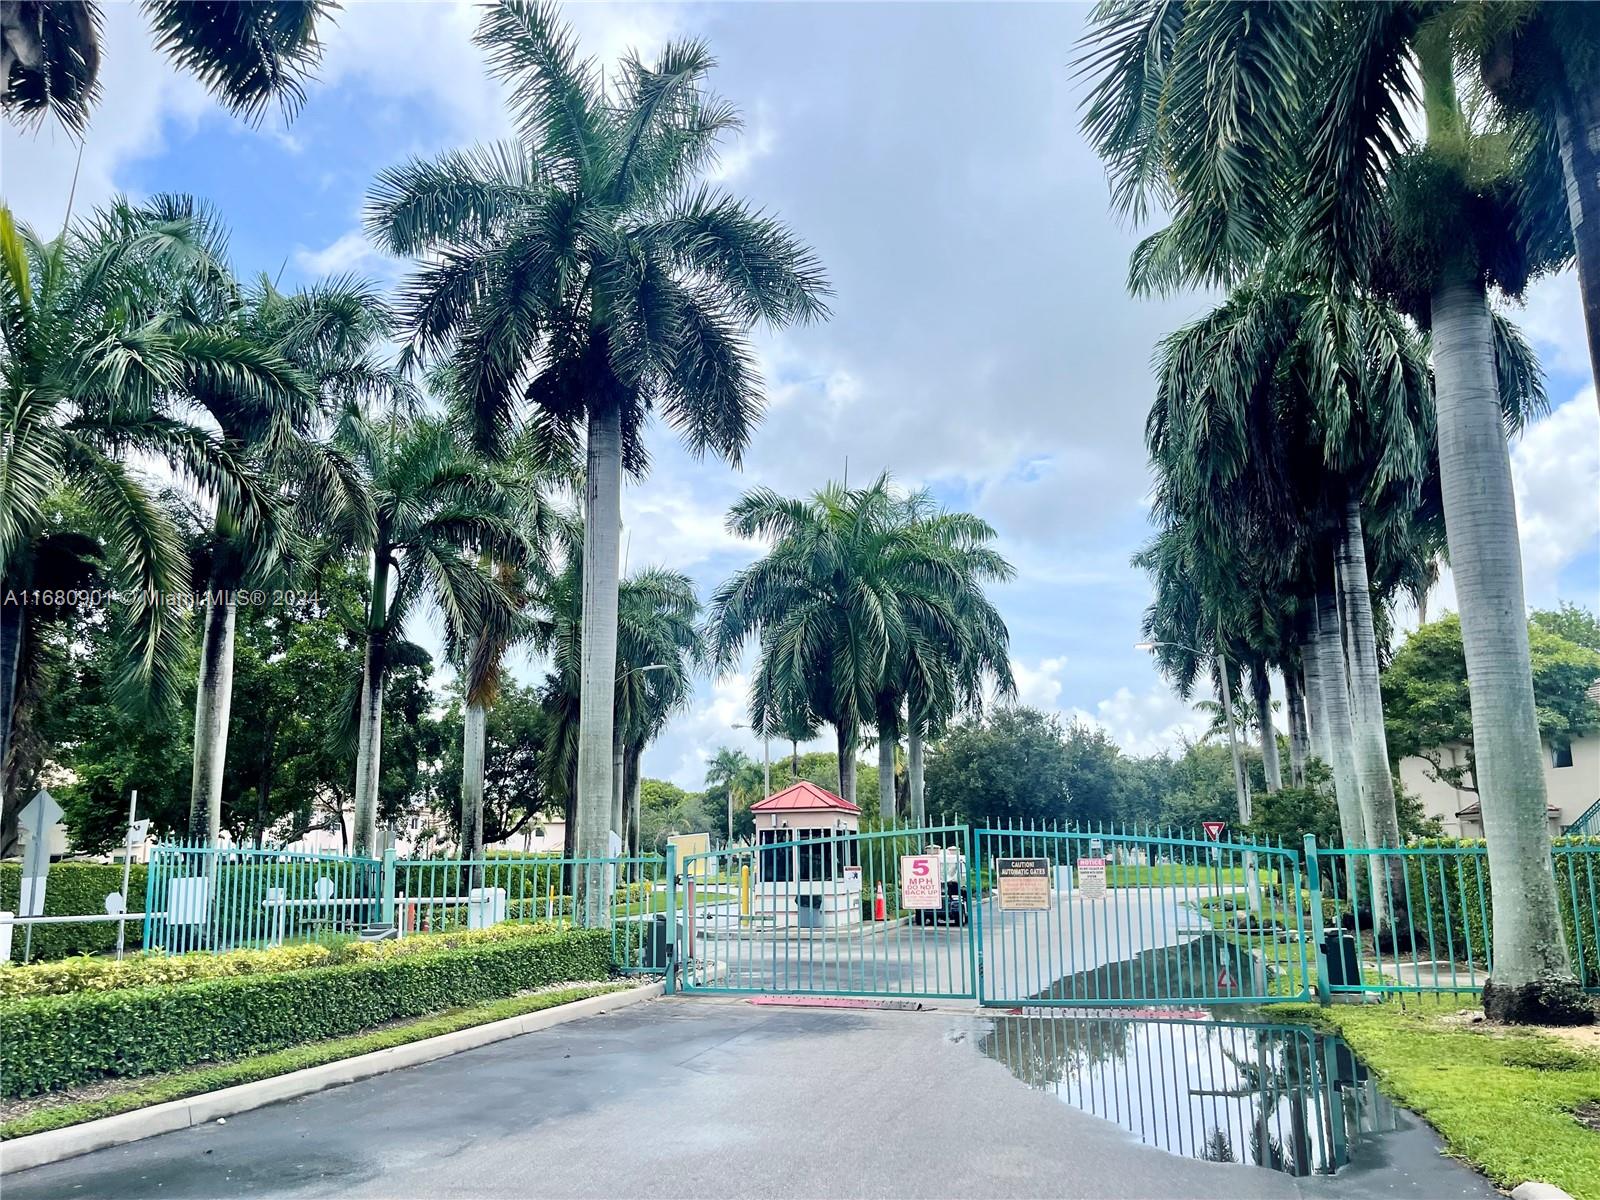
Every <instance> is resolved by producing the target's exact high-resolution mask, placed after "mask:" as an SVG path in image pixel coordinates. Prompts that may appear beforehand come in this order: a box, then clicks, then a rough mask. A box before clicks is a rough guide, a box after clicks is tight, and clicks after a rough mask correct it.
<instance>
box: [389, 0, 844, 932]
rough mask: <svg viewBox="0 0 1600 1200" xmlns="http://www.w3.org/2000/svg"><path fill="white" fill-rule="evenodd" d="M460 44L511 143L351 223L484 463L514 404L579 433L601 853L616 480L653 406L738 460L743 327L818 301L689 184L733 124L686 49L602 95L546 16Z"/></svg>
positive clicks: (806, 315) (753, 390) (813, 290)
mask: <svg viewBox="0 0 1600 1200" xmlns="http://www.w3.org/2000/svg"><path fill="white" fill-rule="evenodd" d="M477 42H478V44H479V45H480V46H481V47H483V48H484V50H485V51H486V52H487V54H488V57H489V66H490V69H491V71H492V72H493V73H494V74H495V75H496V76H497V77H499V78H500V79H501V80H503V81H505V82H506V83H507V84H508V85H509V86H510V88H511V91H512V100H511V104H512V109H513V115H514V116H515V118H516V122H517V126H518V139H517V140H516V141H514V142H511V143H507V144H503V145H499V146H492V147H479V148H474V149H472V150H466V151H452V152H450V153H448V154H446V155H444V156H442V157H440V158H438V159H435V160H433V161H431V162H423V161H412V162H410V163H407V164H405V165H404V166H401V167H398V168H394V169H392V170H389V171H386V172H384V173H383V174H382V175H381V176H380V178H379V180H378V183H377V185H376V187H375V188H374V190H373V192H372V195H371V198H370V203H369V208H368V218H367V226H368V229H369V230H370V231H371V232H372V234H373V236H374V237H375V238H376V239H377V240H378V242H379V243H380V245H382V246H383V248H384V249H386V250H387V251H388V252H390V253H392V254H397V255H418V256H424V257H425V258H426V259H427V265H426V266H424V267H422V268H421V269H420V270H419V272H418V273H417V274H416V275H415V276H414V277H413V279H412V280H411V281H410V282H409V283H408V284H407V285H406V298H407V302H406V305H405V312H406V319H407V325H408V327H409V331H410V333H411V337H412V344H411V349H412V350H413V351H414V352H415V353H417V354H419V355H422V356H424V357H442V358H446V359H448V360H449V361H450V363H451V364H452V368H453V370H454V374H455V376H456V378H457V379H458V380H459V381H460V383H461V385H462V388H463V394H464V395H465V397H466V398H467V399H468V401H469V410H470V412H471V414H472V416H473V418H474V420H473V425H474V429H475V431H476V436H477V442H478V444H479V446H480V447H481V448H484V449H495V448H497V447H498V446H499V445H500V443H501V442H502V441H503V436H504V434H505V433H506V431H507V429H508V427H509V425H510V421H511V415H512V413H513V411H514V410H515V409H516V408H517V407H518V406H519V405H521V404H522V403H524V402H527V403H528V404H530V405H531V406H532V409H533V411H534V420H535V421H536V422H537V423H538V424H539V426H540V428H541V429H543V430H544V431H545V432H546V433H547V434H548V435H549V436H550V438H551V439H553V440H556V441H565V442H568V443H570V442H572V441H574V440H575V439H576V437H577V434H578V431H579V430H580V429H584V430H586V433H587V439H586V443H587V444H586V454H587V469H586V471H585V480H586V483H585V512H584V517H585V522H584V529H585V540H584V555H583V557H584V563H583V573H584V577H585V579H586V580H587V581H588V582H587V586H586V587H585V590H584V593H583V604H584V610H583V622H582V623H583V637H582V639H581V641H582V647H583V655H584V658H583V661H582V663H581V665H580V671H579V675H580V688H579V704H578V706H577V707H578V711H579V712H580V713H581V725H580V729H579V738H578V746H577V797H578V806H577V807H578V811H577V814H576V817H577V820H576V824H577V828H578V849H579V850H580V851H581V852H582V853H583V854H584V855H588V856H598V855H603V854H604V853H605V849H606V840H607V830H608V826H609V820H608V817H609V812H610V809H611V805H612V798H613V794H614V792H613V778H612V776H613V773H614V767H613V757H614V756H613V736H612V735H613V724H614V714H613V711H612V706H613V703H614V701H615V698H616V697H615V690H616V658H617V646H616V636H617V634H616V626H617V591H618V586H619V579H618V561H617V560H618V540H619V530H620V525H621V477H622V469H623V467H624V466H626V467H628V468H629V469H631V470H632V471H634V472H635V473H638V474H642V473H643V470H644V467H645V462H646V457H645V451H644V446H643V431H644V428H645V425H646V422H647V419H648V417H649V415H650V413H651V412H652V411H659V412H660V413H661V415H662V416H663V417H664V418H665V419H666V421H667V422H668V423H669V424H672V425H673V426H675V427H676V428H678V429H679V430H680V431H681V432H682V433H683V435H684V437H685V439H686V440H687V441H688V443H689V445H690V447H691V448H692V449H693V450H694V451H695V452H696V453H704V452H706V451H711V452H713V453H716V454H718V455H719V456H722V457H724V458H727V459H728V460H730V461H733V462H737V461H738V459H739V456H740V454H741V452H742V451H743V448H744V445H745V443H746V441H747V440H748V438H749V434H750V429H751V426H752V425H753V423H754V421H755V419H756V417H757V414H758V412H759V409H760V403H761V387H760V382H759V380H758V378H757V376H756V372H755V369H754V367H753V364H752V362H751V354H750V350H749V346H748V342H747V337H746V334H747V331H748V330H749V329H750V328H751V327H752V326H753V325H755V324H757V323H765V324H769V325H775V326H782V325H787V324H790V323H792V322H796V321H808V320H812V319H815V318H819V317H821V316H823V315H824V314H825V312H826V309H825V308H824V306H823V303H822V297H823V296H824V294H825V293H826V286H825V284H824V281H823V277H822V273H821V270H820V268H819V266H818V264H817V262H816V260H815V258H814V257H813V256H812V254H811V252H810V251H809V250H808V249H806V248H805V247H804V246H803V245H802V244H801V243H800V242H799V241H798V240H797V239H796V238H795V237H794V236H793V235H792V234H791V233H790V232H789V230H788V229H787V228H785V227H784V226H783V225H782V224H781V223H780V222H778V221H776V220H774V219H772V218H770V217H768V216H765V215H763V214H761V213H758V212H756V211H754V210H752V209H750V208H749V207H748V206H747V205H745V204H743V203H742V202H740V201H738V200H736V199H735V198H733V197H732V196H729V195H727V194H725V193H722V192H718V191H715V190H712V189H710V188H706V187H697V186H696V185H695V181H696V178H697V177H698V176H699V175H701V173H702V172H703V171H704V170H705V168H706V167H707V166H708V165H710V163H711V162H712V161H713V160H714V157H715V154H716V147H717V141H718V139H719V137H720V136H721V135H722V134H723V133H724V132H726V131H727V130H729V129H730V128H732V127H733V126H734V125H735V124H736V120H737V118H736V114H735V113H734V111H733V110H732V109H731V108H729V107H728V106H727V105H726V104H723V103H722V102H720V101H718V100H716V99H715V98H714V97H712V96H710V95H709V94H707V92H706V90H705V88H704V81H705V77H706V75H707V73H708V72H709V71H710V69H711V67H712V66H713V60H712V58H711V55H710V52H709V51H708V49H707V48H706V46H705V45H704V44H703V43H700V42H693V41H691V42H675V43H672V44H670V45H668V46H667V47H665V48H664V49H663V50H662V52H661V56H660V58H659V59H658V60H657V62H656V64H655V65H654V66H647V65H646V64H645V63H643V62H641V61H639V59H637V58H636V57H634V56H632V55H629V56H627V57H626V58H624V60H623V61H622V63H621V65H620V67H619V68H618V69H616V70H615V71H613V72H612V73H610V75H609V76H608V77H607V79H606V81H605V82H604V83H602V76H601V72H600V70H599V69H598V68H597V67H596V66H595V64H593V63H592V62H586V61H580V60H579V58H578V50H577V42H576V39H575V38H574V36H573V35H572V32H571V30H570V29H569V28H568V27H567V26H566V25H565V24H564V23H563V22H562V21H561V19H560V15H559V10H558V9H557V7H556V6H555V5H554V4H552V3H542V4H534V3H529V2H528V0H503V2H501V3H497V4H493V5H490V6H489V7H488V8H487V9H486V10H485V11H484V15H483V18H482V20H481V22H480V24H479V27H478V34H477ZM586 890H587V889H586ZM601 907H602V909H603V910H604V911H603V912H602V913H601V914H599V916H600V919H604V918H605V916H606V915H607V914H608V913H609V907H608V906H601Z"/></svg>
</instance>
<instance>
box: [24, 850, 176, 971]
mask: <svg viewBox="0 0 1600 1200" xmlns="http://www.w3.org/2000/svg"><path fill="white" fill-rule="evenodd" d="M121 890H122V864H121V863H86V862H58V863H52V864H51V866H50V874H49V876H48V880H47V882H46V884H45V891H44V915H45V916H47V917H84V916H96V917H101V916H104V915H105V911H106V893H107V892H120V891H121ZM144 890H145V867H144V865H143V864H142V863H134V864H133V867H132V869H131V870H130V871H129V878H128V892H129V893H130V894H129V896H128V911H129V912H138V913H142V912H143V911H144ZM21 896H22V864H21V863H17V862H6V863H0V910H4V911H6V912H16V911H17V906H18V905H19V904H20V903H21ZM23 930H24V927H23V926H21V925H18V926H17V927H16V928H15V929H14V930H13V937H12V939H11V959H12V961H13V962H21V961H22V946H23V942H24V941H25V940H26V939H25V938H24V935H23ZM126 945H127V946H128V948H130V949H133V950H137V949H139V947H141V946H143V945H144V922H143V921H129V922H128V939H127V942H126ZM116 948H117V924H116V922H115V921H94V922H91V923H89V924H86V925H38V926H35V927H34V930H33V955H32V960H31V961H35V962H39V961H45V960H48V959H53V958H70V957H71V956H72V955H74V954H104V953H107V952H109V951H112V950H115V949H116Z"/></svg>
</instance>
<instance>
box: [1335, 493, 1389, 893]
mask: <svg viewBox="0 0 1600 1200" xmlns="http://www.w3.org/2000/svg"><path fill="white" fill-rule="evenodd" d="M1343 517H1344V521H1343V525H1342V527H1341V528H1340V530H1339V537H1338V541H1337V543H1336V550H1335V553H1336V555H1337V557H1338V573H1339V586H1340V589H1341V591H1342V593H1343V597H1344V613H1345V618H1346V620H1347V621H1348V622H1349V625H1348V627H1347V629H1346V630H1345V632H1346V634H1347V635H1348V639H1349V649H1350V654H1349V661H1348V668H1349V686H1350V704H1351V717H1350V719H1351V725H1352V726H1353V729H1354V733H1355V746H1354V749H1355V765H1356V777H1357V779H1359V780H1360V784H1361V804H1362V809H1361V819H1362V827H1363V828H1364V829H1365V830H1366V835H1367V844H1368V845H1369V846H1398V845H1400V821H1399V817H1398V816H1397V815H1396V813H1395V803H1394V776H1392V775H1391V774H1390V773H1389V742H1388V736H1387V735H1386V734H1385V733H1384V728H1383V693H1382V692H1381V691H1380V690H1379V684H1378V644H1377V639H1376V637H1375V635H1374V633H1373V628H1372V591H1371V585H1370V584H1369V582H1368V578H1367V551H1366V543H1365V540H1364V539H1363V537H1362V531H1361V505H1360V502H1359V501H1358V500H1357V499H1356V498H1355V497H1354V496H1352V497H1350V498H1348V499H1347V500H1346V501H1345V505H1344V514H1343ZM1401 899H1402V898H1401V897H1396V902H1397V903H1399V902H1400V901H1401Z"/></svg>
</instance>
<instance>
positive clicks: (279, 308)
mask: <svg viewBox="0 0 1600 1200" xmlns="http://www.w3.org/2000/svg"><path fill="white" fill-rule="evenodd" d="M218 257H220V254H219V255H218ZM183 301H184V302H183V303H182V305H181V306H180V313H181V317H180V319H182V320H185V321H187V322H190V323H192V324H193V325H194V327H195V328H196V329H213V330H216V331H219V332H222V333H224V334H226V335H227V336H231V337H233V338H234V339H235V340H236V341H237V342H238V343H239V345H240V346H241V348H242V349H245V350H249V349H251V348H253V349H254V351H255V352H256V353H258V354H260V355H262V356H267V357H271V358H276V359H278V360H281V361H282V362H284V363H286V364H288V366H289V367H291V368H292V369H293V370H295V371H296V372H298V375H299V379H300V383H301V386H300V388H299V389H298V390H297V391H296V392H295V393H293V394H291V395H289V396H287V397H284V398H278V397H269V398H268V400H267V402H265V403H264V402H262V401H261V400H260V399H258V398H256V397H254V396H250V395H248V394H245V395H241V394H238V393H235V392H234V391H232V390H229V389H223V388H216V387H199V388H197V389H196V390H195V393H194V396H193V399H194V402H195V403H196V404H197V405H199V406H200V407H201V408H202V409H204V410H205V412H206V413H208V414H209V416H210V417H211V419H212V421H213V422H214V423H215V424H216V426H217V428H218V429H219V431H220V432H221V434H222V436H223V438H224V439H225V440H226V441H227V443H228V444H229V445H230V446H232V447H233V448H234V449H235V452H236V453H237V454H238V455H239V457H240V459H241V460H242V461H243V462H245V463H246V464H247V465H248V467H249V469H250V470H251V471H253V472H254V473H255V474H256V475H257V476H258V477H259V478H260V479H262V480H263V481H265V482H266V483H268V485H269V486H272V487H273V488H274V499H275V501H276V503H275V504H274V508H273V513H274V518H273V520H272V521H271V522H270V523H268V524H260V525H257V526H255V527H253V528H252V529H248V530H247V529H245V528H244V527H242V526H241V525H240V523H239V521H238V520H237V518H236V517H235V516H234V514H233V513H232V512H231V511H229V510H228V509H227V508H225V507H222V506H219V507H218V508H217V510H216V513H215V516H214V519H213V522H212V531H211V536H210V537H209V538H208V539H207V540H206V543H205V545H204V546H203V547H202V552H201V554H200V556H199V561H198V562H197V564H196V565H197V572H196V573H197V574H198V575H200V576H201V577H203V578H204V579H205V583H206V586H205V598H204V601H203V609H204V617H203V623H202V631H201V638H200V662H199V671H198V679H197V682H196V689H195V740H194V775H193V783H192V785H191V790H190V796H189V833H190V836H191V837H193V838H196V839H204V840H205V841H206V842H207V843H208V844H214V843H215V841H216V839H217V835H218V833H219V831H220V827H221V819H222V778H223V766H224V763H225V762H226V758H227V744H228V718H229V712H230V710H231V707H232V699H233V636H234V626H235V623H236V619H237V608H238V596H239V593H240V591H241V589H243V588H246V587H250V588H264V587H270V586H273V585H276V586H278V587H281V586H283V584H284V583H285V582H287V581H289V580H291V579H292V578H293V576H294V571H295V570H296V568H297V566H298V565H300V564H299V561H298V560H299V558H300V557H302V556H300V555H298V554H296V553H294V545H295V543H296V542H297V541H303V540H304V539H305V538H306V537H310V536H315V535H317V534H318V533H319V532H320V531H322V530H337V531H338V535H339V536H342V537H344V538H347V539H349V540H352V541H354V542H355V543H356V544H369V543H370V542H371V539H372V524H373V516H372V501H371V498H370V497H369V496H368V494H367V489H366V481H365V480H364V479H363V478H362V476H361V473H360V470H359V468H358V467H357V465H356V464H355V463H354V462H353V461H352V460H351V459H350V457H349V456H348V455H347V454H345V452H344V451H343V450H342V449H341V448H340V447H339V446H338V445H336V444H335V443H334V442H333V440H332V439H331V437H330V436H329V433H330V419H331V418H333V417H335V416H336V415H337V414H338V413H340V412H342V411H348V410H349V408H350V407H351V406H353V405H355V404H358V403H359V402H360V401H361V400H362V399H363V398H364V396H366V395H367V394H370V393H372V392H374V391H377V392H380V393H383V392H392V391H397V390H403V384H402V383H401V381H400V380H398V379H397V378H396V377H394V376H393V375H392V373H390V372H388V371H387V370H386V369H385V368H384V367H383V366H382V365H381V364H379V363H378V362H376V361H374V359H373V358H372V352H373V347H374V344H375V343H376V342H377V341H378V340H379V339H381V338H382V337H384V335H385V333H386V332H387V329H388V320H387V315H386V311H385V308H384V305H383V303H382V301H381V299H380V298H379V297H378V295H377V294H376V293H375V292H373V291H372V290H371V289H370V288H369V287H368V286H367V285H365V284H361V283H359V282H356V281H353V280H342V279H336V280H330V281H328V282H327V283H325V284H321V285H318V286H315V287H312V288H308V289H304V290H301V291H298V292H294V293H291V294H284V293H281V292H279V291H278V289H277V288H276V287H274V286H273V285H272V283H271V282H270V281H268V280H267V279H265V278H262V279H260V280H258V281H257V283H256V284H255V285H254V286H252V287H251V288H249V289H248V290H241V289H239V288H237V287H236V286H234V284H233V282H232V280H231V279H228V278H222V279H220V280H217V281H213V282H211V283H210V284H209V286H203V287H197V288H190V289H186V294H185V295H184V297H183Z"/></svg>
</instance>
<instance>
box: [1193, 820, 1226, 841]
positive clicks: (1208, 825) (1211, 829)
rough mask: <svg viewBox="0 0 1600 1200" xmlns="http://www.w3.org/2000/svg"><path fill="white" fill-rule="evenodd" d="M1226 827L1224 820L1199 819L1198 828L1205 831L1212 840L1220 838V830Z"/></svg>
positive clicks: (1219, 839)
mask: <svg viewBox="0 0 1600 1200" xmlns="http://www.w3.org/2000/svg"><path fill="white" fill-rule="evenodd" d="M1227 827H1228V823H1227V822H1226V821H1201V822H1200V828H1202V829H1204V830H1205V831H1206V836H1207V837H1208V838H1210V839H1211V840H1212V841H1213V842H1220V841H1221V840H1222V831H1223V830H1224V829H1226V828H1227Z"/></svg>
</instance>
